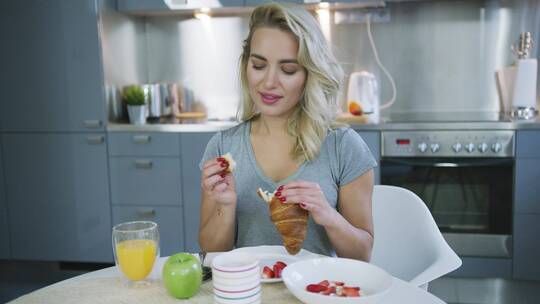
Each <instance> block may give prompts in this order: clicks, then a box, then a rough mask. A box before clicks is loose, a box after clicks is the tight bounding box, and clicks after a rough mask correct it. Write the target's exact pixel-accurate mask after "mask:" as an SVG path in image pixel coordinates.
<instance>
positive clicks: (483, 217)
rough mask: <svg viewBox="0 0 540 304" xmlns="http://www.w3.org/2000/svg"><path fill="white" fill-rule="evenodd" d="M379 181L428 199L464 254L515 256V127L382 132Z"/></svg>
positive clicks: (455, 246)
mask: <svg viewBox="0 0 540 304" xmlns="http://www.w3.org/2000/svg"><path fill="white" fill-rule="evenodd" d="M381 143H382V144H381V146H382V151H381V184H383V185H395V186H399V187H403V188H406V189H409V190H411V191H413V192H415V193H416V194H417V195H418V196H419V197H420V198H422V199H423V200H424V202H425V203H426V205H427V206H428V208H429V210H430V211H431V213H432V215H433V217H434V219H435V222H436V223H437V225H438V227H439V229H440V230H441V232H442V233H443V236H444V237H445V239H446V241H447V242H448V244H449V245H450V246H451V247H452V249H453V250H454V251H456V253H458V254H459V255H460V256H469V257H499V258H509V257H511V256H512V206H513V199H512V198H513V192H514V189H513V172H514V131H512V130H467V129H463V130H455V129H454V130H450V129H448V130H436V129H431V130H410V131H391V130H389V131H382V132H381Z"/></svg>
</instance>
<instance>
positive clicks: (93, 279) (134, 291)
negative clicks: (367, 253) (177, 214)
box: [9, 253, 444, 304]
mask: <svg viewBox="0 0 540 304" xmlns="http://www.w3.org/2000/svg"><path fill="white" fill-rule="evenodd" d="M216 255H217V253H209V254H208V255H207V257H206V259H205V261H204V264H205V265H209V264H210V263H211V260H212V259H213V257H215V256H216ZM165 260H166V257H162V258H160V259H158V260H157V261H156V264H155V265H154V269H153V271H152V273H151V274H150V279H152V280H154V283H153V284H152V285H151V286H146V287H143V288H128V287H127V286H125V282H124V281H123V278H122V274H121V273H120V271H119V269H118V268H117V267H109V268H105V269H101V270H97V271H94V272H89V273H86V274H83V275H80V276H77V277H73V278H71V279H67V280H64V281H61V282H58V283H56V284H52V285H50V286H47V287H44V288H41V289H39V290H36V291H34V292H31V293H29V294H26V295H24V296H22V297H19V298H17V299H15V300H13V301H12V302H9V303H13V304H19V303H40V304H47V303H51V304H52V303H55V304H56V303H77V304H86V303H88V304H90V303H92V304H101V303H103V304H106V303H133V304H137V303H193V304H203V303H213V293H212V281H211V280H210V281H207V282H204V283H203V285H202V286H201V289H200V291H199V293H198V294H197V295H195V296H194V297H192V298H190V299H188V300H177V299H174V298H172V297H171V296H169V295H168V294H167V291H166V290H165V288H164V287H163V284H162V282H161V270H162V268H163V264H164V263H165ZM262 303H272V304H280V303H284V304H285V303H287V304H288V303H301V302H300V301H299V300H297V299H296V298H295V297H294V296H293V294H292V293H290V292H289V291H288V290H287V287H285V285H284V284H283V283H273V284H263V292H262ZM379 303H380V304H395V303H399V304H441V303H444V302H443V301H442V300H441V299H439V298H437V297H435V296H434V295H432V294H430V293H428V292H426V291H424V290H422V289H420V288H418V287H416V286H414V285H412V284H410V283H407V282H405V281H402V280H400V279H398V278H395V277H394V281H393V284H392V287H391V289H390V291H389V292H388V294H387V295H386V296H385V297H384V298H383V299H382V300H381V302H379Z"/></svg>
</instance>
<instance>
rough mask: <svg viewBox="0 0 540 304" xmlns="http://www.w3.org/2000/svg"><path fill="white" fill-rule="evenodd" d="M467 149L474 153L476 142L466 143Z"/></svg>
mask: <svg viewBox="0 0 540 304" xmlns="http://www.w3.org/2000/svg"><path fill="white" fill-rule="evenodd" d="M465 150H467V152H469V153H472V152H473V151H474V144H473V143H468V144H466V145H465Z"/></svg>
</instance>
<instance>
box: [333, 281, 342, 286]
mask: <svg viewBox="0 0 540 304" xmlns="http://www.w3.org/2000/svg"><path fill="white" fill-rule="evenodd" d="M332 284H334V285H336V286H343V285H345V283H343V282H340V281H332Z"/></svg>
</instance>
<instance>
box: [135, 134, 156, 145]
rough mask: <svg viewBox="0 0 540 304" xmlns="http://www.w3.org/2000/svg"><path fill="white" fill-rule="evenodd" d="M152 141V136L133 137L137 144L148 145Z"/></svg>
mask: <svg viewBox="0 0 540 304" xmlns="http://www.w3.org/2000/svg"><path fill="white" fill-rule="evenodd" d="M151 139H152V137H150V135H133V142H134V143H136V144H148V143H150V140H151Z"/></svg>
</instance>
